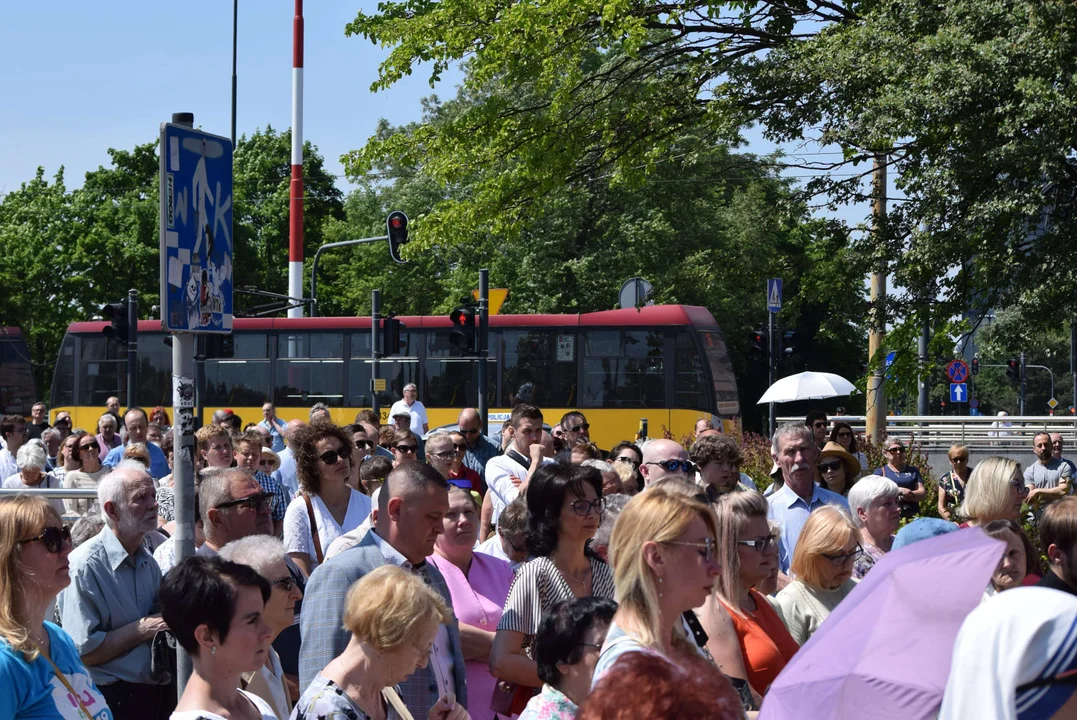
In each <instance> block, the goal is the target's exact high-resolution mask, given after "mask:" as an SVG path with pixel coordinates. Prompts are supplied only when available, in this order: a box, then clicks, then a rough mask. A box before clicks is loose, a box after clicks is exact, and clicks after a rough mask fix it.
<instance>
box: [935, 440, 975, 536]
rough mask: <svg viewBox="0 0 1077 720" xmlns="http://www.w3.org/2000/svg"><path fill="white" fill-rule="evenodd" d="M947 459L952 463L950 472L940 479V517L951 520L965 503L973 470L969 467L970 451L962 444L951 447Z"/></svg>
mask: <svg viewBox="0 0 1077 720" xmlns="http://www.w3.org/2000/svg"><path fill="white" fill-rule="evenodd" d="M946 457H947V459H949V461H950V472H948V473H946V474H945V475H943V476H942V477H941V478H939V517H941V518H942V519H943V520H951V519H953V514H954V513H955V512H956V511H957V508H958V507H959V506H960V505H961V503H963V502H965V486H966V485H968V482H969V477H971V476H972V468H971V467H969V449H968V448H967V447H965V446H964V445H962V444H960V443H958V444H956V445H951V446H950V452H948V453H947V454H946Z"/></svg>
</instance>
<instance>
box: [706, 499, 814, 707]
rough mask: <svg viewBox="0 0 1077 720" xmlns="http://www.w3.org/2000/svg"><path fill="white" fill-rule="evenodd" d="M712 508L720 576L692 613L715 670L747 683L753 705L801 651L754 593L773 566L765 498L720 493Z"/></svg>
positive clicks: (773, 536)
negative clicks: (704, 637) (705, 636)
mask: <svg viewBox="0 0 1077 720" xmlns="http://www.w3.org/2000/svg"><path fill="white" fill-rule="evenodd" d="M713 507H714V509H715V513H716V520H717V523H716V527H717V529H718V535H717V538H718V564H719V565H720V566H721V568H722V574H721V576H720V577H719V580H718V583H717V584H716V586H715V592H713V593H711V594H710V596H709V597H707V601H706V602H705V603H704V605H703V607H702V608H699V609H697V610H696V615H697V616H699V620H700V623H702V625H703V629H704V630H705V631H706V633H707V636H708V641H707V649H708V650H709V651H710V653H711V656H712V657H713V658H714V661H715V663H716V664H717V665H718V669H719V670H721V671H722V672H723V673H724V674H725V675H727V676H728V677H730V678H734V679H741V680H747V681H748V684H749V685H750V686H751V690H752V693H753V697H754V700H755V703H756V706H757V707H758V704H759V703H760V702H761V700H762V697H763V695H764V694H765V693H766V691H767V688H768V687H770V684H771V683H772V682H774V678H776V677H778V673H779V672H781V670H782V668H784V667H785V665H786V663H787V662H789V661H790V660H791V659H792V658H793V655H794V654H795V653H796V651H797V650H798V649H800V646H799V645H798V644H797V642H796V640H794V639H793V637H792V636H791V635H790V634H789V631H788V630H786V629H785V624H784V623H783V622H782V620H781V618H780V617H779V616H778V613H777V612H776V611H775V610H774V608H773V607H771V605H770V603H769V602H768V601H767V599H766V598H765V597H764V596H763V595H762V594H760V593H759V592H758V591H757V590H755V589H754V586H755V585H756V584H758V583H760V582H763V581H766V580H768V579H769V578H770V577H771V575H772V574H773V571H774V568H775V567H777V564H778V535H777V533H776V532H775V531H774V530H773V529H772V528H771V527H770V524H769V523H768V522H767V501H766V499H765V498H764V497H763V496H762V495H760V494H759V493H757V492H755V491H754V490H747V491H744V492H738V493H729V494H727V495H723V496H722V497H721V498H719V499H718V501H717V502H716V503H714V505H713Z"/></svg>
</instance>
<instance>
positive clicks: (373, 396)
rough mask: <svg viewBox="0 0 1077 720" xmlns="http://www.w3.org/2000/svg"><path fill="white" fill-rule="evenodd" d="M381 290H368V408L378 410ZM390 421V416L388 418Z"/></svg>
mask: <svg viewBox="0 0 1077 720" xmlns="http://www.w3.org/2000/svg"><path fill="white" fill-rule="evenodd" d="M380 330H381V290H371V291H370V409H371V410H373V411H374V412H378V410H379V407H378V389H377V386H378V354H379V353H378V340H379V338H380V337H381V332H380ZM389 420H390V421H392V418H389Z"/></svg>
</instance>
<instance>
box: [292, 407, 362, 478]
mask: <svg viewBox="0 0 1077 720" xmlns="http://www.w3.org/2000/svg"><path fill="white" fill-rule="evenodd" d="M327 437H332V438H336V439H337V440H339V441H340V442H341V453H342V454H343V455H344V460H345V461H350V460H351V456H352V452H353V451H354V450H355V444H354V443H352V439H351V438H350V437H348V434H347V433H346V432H344V431H343V430H341V429H340V428H339V427H338V426H337V425H335V424H333V422H332V421H331V420H323V419H321V418H316V419H314V420H312V421H311V422H310V423H309V424H307V425H304V426H303V427H301V428H297V429H296V431H295V434H294V435H293V437H292V445H293V449H292V452H293V453H294V454H295V470H296V476H297V477H298V478H299V486H300V488H302V489H303V490H304V491H305V492H308V493H310V494H312V495H317V494H318V492H319V491H320V490H321V488H322V478H321V476H320V475H319V474H318V455H317V454H316V453H315V450H314V445H315V443H317V442H318V441H319V440H323V439H325V438H327Z"/></svg>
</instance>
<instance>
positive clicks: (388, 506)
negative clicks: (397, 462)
mask: <svg viewBox="0 0 1077 720" xmlns="http://www.w3.org/2000/svg"><path fill="white" fill-rule="evenodd" d="M448 487H449V484H448V482H446V481H445V479H444V478H442V477H441V475H440V474H439V473H438V472H437V471H436V470H434V468H432V467H430V466H429V465H427V464H425V463H418V462H414V463H405V464H404V465H402V466H400V467H398V468H396V469H395V470H393V471H392V472H391V473H389V477H388V478H386V480H385V484H384V485H383V486H382V488H381V492H380V494H379V497H378V507H377V509H376V510H375V512H376V513H377V516H376V520H375V523H374V527H373V529H372V530H371V531H370V532H368V533H367V534H366V536H365V537H364V538H363V539H362V540H361V541H360V542H359V544H358V545H356V546H355V547H353V548H351V549H349V550H345V551H344V552H342V553H340V554H339V555H336V556H334V557H332V558H329V559H328V560H326V561H325V562H324V563H322V564H321V565H319V566H318V567H317V568H315V570H314V572H313V573H311V576H310V579H309V580H308V581H307V590H306V596H305V597H304V598H303V614H302V616H301V619H300V630H301V632H302V636H303V644H302V646H301V648H300V651H299V690H300V693H302V692H303V691H304V690H306V689H307V687H308V686H309V685H310V683H311V682H312V681H313V680H314V678H315V676H317V675H318V673H320V672H321V671H322V668H324V667H325V666H326V665H328V664H329V662H330V661H331V660H333V658H335V657H337V656H338V655H340V654H341V653H342V652H344V648H345V647H347V645H348V641H349V640H350V639H351V636H350V635H349V633H348V632H347V631H346V630H344V628H343V617H344V598H345V596H346V595H347V593H348V589H349V588H350V587H351V586H352V585H353V584H354V583H355V582H356V581H357V580H359V578H361V577H363V576H364V575H366V574H367V573H369V572H370V571H372V570H374V569H375V568H378V567H381V566H382V565H386V564H390V565H396V566H398V567H402V568H404V569H405V570H410V571H412V572H414V573H417V574H419V575H420V576H421V577H422V578H423V579H424V580H425V581H426V582H427V584H429V585H430V587H432V588H434V589H435V590H437V591H438V593H440V594H441V596H442V597H443V598H444V599H445V602H446V603H448V605H449V607H452V598H451V597H450V595H449V588H448V586H447V585H446V584H445V579H444V578H443V577H442V576H441V573H440V572H438V569H437V568H436V567H434V565H433V564H432V563H428V562H426V558H427V556H428V555H430V554H432V553H433V552H434V540H436V539H437V536H438V535H439V534H441V532H442V518H443V517H444V515H445V513H446V512H448V510H449V492H448ZM466 672H467V671H466V668H465V666H464V654H463V651H462V649H461V646H460V630H459V626H458V625H457V622H456V619H455V618H454V619H453V621H452V624H451V625H442V626H441V627H440V628H439V629H438V634H437V637H436V638H435V639H434V646H433V649H432V650H431V652H430V662H429V663H427V666H426V667H424V668H420V669H418V670H416V671H415V672H414V673H413V674H412V675H411V676H410V677H408V679H407V680H405V681H404V682H403V683H401V686H400V688H401V691H402V692H401V696H402V697H403V700H404V704H405V705H407V707H408V710H410V711H411V714H412V715H414V716H415V717H426V715H427V713H428V712H429V710H430V708H431V707H433V706H434V704H435V703H437V701H438V698H439V697H440V696H441V695H443V694H444V693H446V692H455V693H456V701H457V702H458V703H459V704H461V705H463V706H464V707H465V708H466V707H467V684H466V681H467V677H466Z"/></svg>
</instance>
